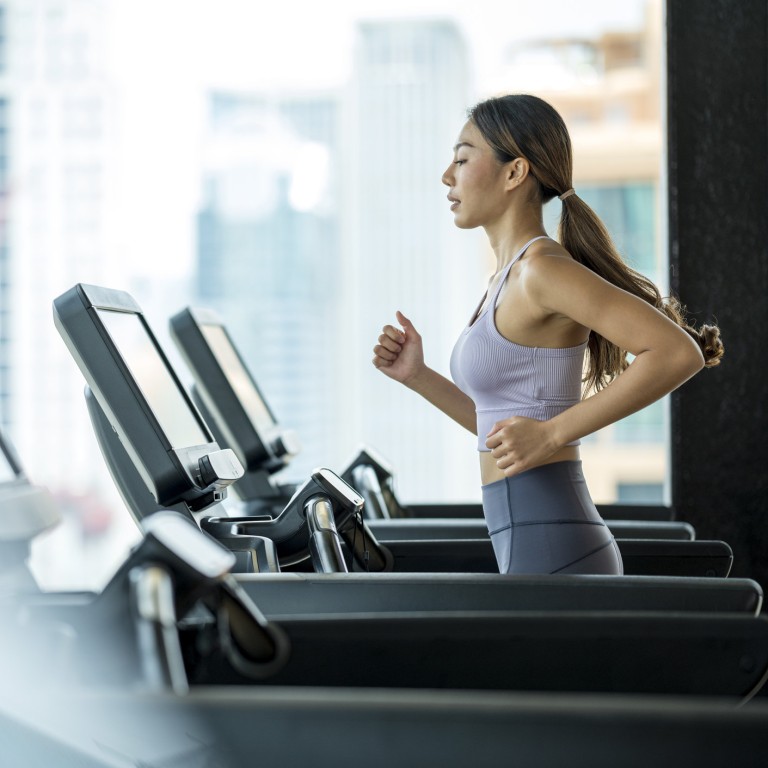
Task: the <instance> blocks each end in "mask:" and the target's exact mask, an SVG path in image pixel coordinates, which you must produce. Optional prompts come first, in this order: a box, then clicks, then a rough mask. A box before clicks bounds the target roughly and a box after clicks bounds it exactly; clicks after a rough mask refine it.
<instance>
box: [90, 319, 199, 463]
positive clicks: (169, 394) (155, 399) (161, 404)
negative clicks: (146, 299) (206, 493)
mask: <svg viewBox="0 0 768 768" xmlns="http://www.w3.org/2000/svg"><path fill="white" fill-rule="evenodd" d="M98 312H99V316H100V317H101V319H102V320H103V322H104V325H105V327H106V329H107V331H108V332H109V335H110V336H111V337H112V341H114V343H115V345H116V346H117V348H118V350H119V352H120V354H121V355H122V357H123V360H124V361H125V364H126V365H127V366H128V369H129V370H130V372H131V373H132V374H133V377H134V379H135V380H136V383H137V384H138V386H139V389H140V390H141V392H142V394H143V395H144V397H145V398H146V401H147V403H148V404H149V407H150V408H151V409H152V411H153V412H154V414H155V418H156V419H157V420H158V422H159V423H160V427H161V428H162V430H163V432H165V436H166V437H167V438H168V440H169V442H170V443H171V445H172V446H173V447H174V448H186V447H188V446H191V445H204V444H205V443H209V442H211V438H210V437H209V436H208V435H206V434H205V432H204V431H203V429H202V427H201V426H200V424H199V422H198V420H197V417H196V415H195V413H194V412H193V411H192V410H191V409H190V407H189V405H188V404H187V401H186V400H185V399H184V396H183V395H182V393H181V391H180V390H179V388H178V386H177V384H176V382H175V380H174V379H173V377H172V376H171V374H170V372H169V371H168V368H167V367H166V365H165V362H164V361H163V358H162V357H161V356H160V355H159V354H158V351H157V348H156V347H155V345H154V343H153V342H152V339H151V338H150V337H149V335H148V334H147V332H146V329H145V328H144V323H143V322H142V319H141V317H140V316H139V315H137V314H134V313H131V312H112V311H110V310H102V309H100V310H98Z"/></svg>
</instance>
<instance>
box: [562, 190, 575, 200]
mask: <svg viewBox="0 0 768 768" xmlns="http://www.w3.org/2000/svg"><path fill="white" fill-rule="evenodd" d="M575 194H576V190H575V189H573V188H571V189H567V190H566V191H565V192H563V194H562V195H558V199H560V200H565V199H566V198H568V197H570V196H571V195H575Z"/></svg>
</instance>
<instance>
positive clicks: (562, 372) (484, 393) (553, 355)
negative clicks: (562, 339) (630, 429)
mask: <svg viewBox="0 0 768 768" xmlns="http://www.w3.org/2000/svg"><path fill="white" fill-rule="evenodd" d="M544 238H546V235H540V236H539V237H534V238H533V239H532V240H529V241H528V242H527V243H526V244H525V245H524V246H523V247H522V248H521V249H520V251H519V252H518V253H517V255H516V256H515V257H514V258H513V259H512V261H511V262H510V263H509V264H507V266H506V267H505V268H504V271H503V272H502V274H501V277H500V278H499V282H498V285H497V286H496V288H495V289H494V291H493V294H492V296H491V297H490V300H489V301H488V305H487V307H486V309H484V310H483V311H482V312H481V313H480V314H478V312H480V308H481V307H482V304H483V302H482V301H481V302H480V305H479V306H478V309H477V310H476V312H475V315H474V317H473V318H472V320H471V321H470V323H469V325H468V326H467V327H466V328H465V329H464V331H463V332H462V334H461V336H459V339H458V341H457V342H456V345H455V346H454V348H453V352H452V354H451V366H450V368H451V378H453V381H454V383H455V384H456V386H457V387H458V388H459V389H460V390H461V391H462V392H464V393H465V394H466V395H468V396H469V397H470V398H472V400H473V401H474V403H475V409H476V412H477V449H478V450H479V451H488V450H489V449H488V448H487V447H486V445H485V441H486V439H487V435H488V432H490V431H491V428H492V427H493V425H494V424H495V423H496V422H497V421H500V420H501V419H508V418H510V417H511V416H525V417H527V418H530V419H537V420H538V421H546V420H547V419H551V418H553V417H554V416H557V414H559V413H562V412H563V411H565V410H566V409H568V408H570V407H571V406H572V405H575V404H576V403H578V402H579V401H580V400H581V392H582V374H583V370H582V369H583V365H584V351H585V350H586V348H587V342H586V341H585V342H584V343H582V344H579V345H578V346H577V347H562V348H550V347H525V346H522V345H520V344H515V343H514V342H513V341H509V339H506V338H504V336H502V335H501V333H499V330H498V328H497V327H496V319H495V314H496V312H495V310H496V305H497V303H498V299H499V294H500V293H501V288H502V286H503V285H504V283H505V281H506V279H507V275H508V274H509V270H510V268H511V267H512V265H513V264H514V263H515V262H516V261H517V260H518V259H519V258H521V256H522V255H523V254H524V253H525V252H526V250H528V247H529V246H530V245H531V243H534V242H536V240H542V239H544ZM579 442H580V441H579V440H575V441H574V442H572V443H568V445H578V444H579Z"/></svg>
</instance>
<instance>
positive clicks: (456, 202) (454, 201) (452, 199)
mask: <svg viewBox="0 0 768 768" xmlns="http://www.w3.org/2000/svg"><path fill="white" fill-rule="evenodd" d="M448 202H449V203H450V204H451V210H452V211H453V210H455V209H456V208H457V207H458V205H459V203H460V202H461V201H460V200H459V199H458V198H456V197H451V195H448Z"/></svg>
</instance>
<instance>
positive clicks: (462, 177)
mask: <svg viewBox="0 0 768 768" xmlns="http://www.w3.org/2000/svg"><path fill="white" fill-rule="evenodd" d="M508 165H509V164H506V163H505V164H502V163H500V162H499V161H498V160H497V159H496V157H495V155H494V153H493V150H492V149H491V148H490V146H488V144H487V142H486V141H485V139H484V138H483V136H482V134H481V133H480V131H479V130H478V129H477V127H476V126H475V124H474V123H473V122H472V121H471V120H469V121H468V122H467V123H465V125H464V127H463V128H462V129H461V133H460V134H459V138H458V141H457V142H456V146H455V147H454V148H453V162H451V164H450V165H449V166H448V168H447V169H446V170H445V173H443V178H442V182H443V184H445V185H446V186H447V187H448V188H449V192H448V200H449V201H450V203H451V211H453V221H454V224H456V226H457V227H461V228H462V229H472V228H474V227H480V226H487V225H489V224H492V223H493V222H494V221H495V220H496V218H498V217H499V216H500V215H501V214H502V213H503V212H504V211H505V210H506V207H507V204H508V197H507V196H506V195H505V194H504V188H505V182H506V179H507V175H508V173H509V168H508Z"/></svg>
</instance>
